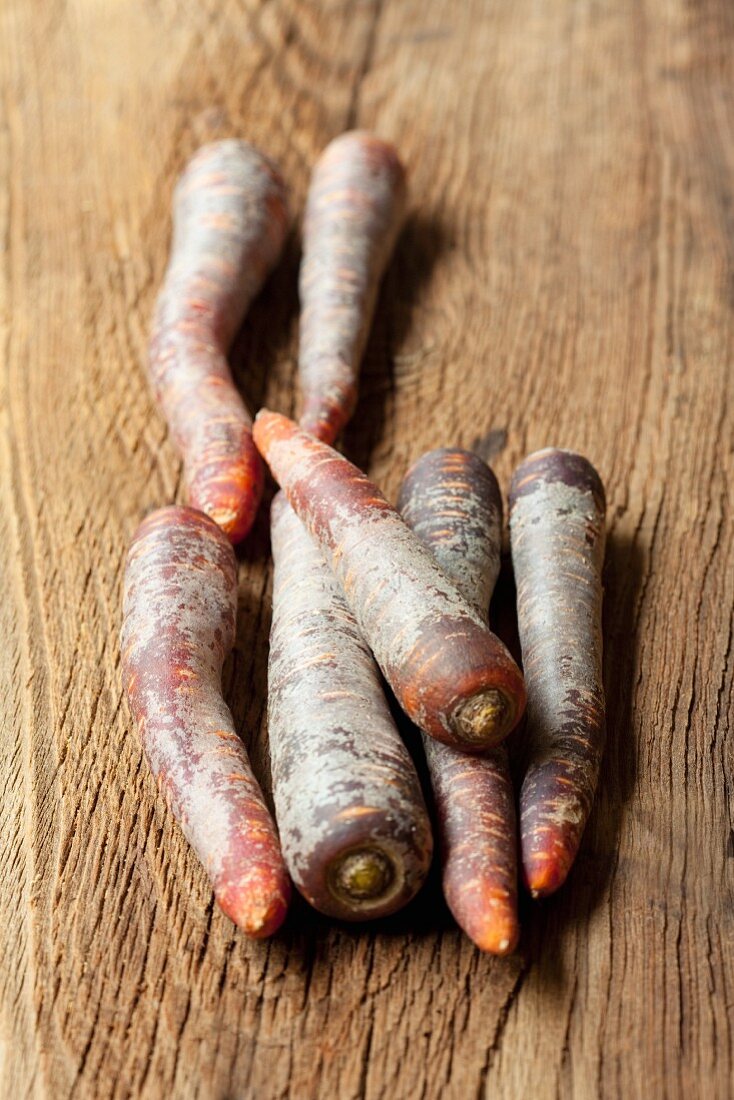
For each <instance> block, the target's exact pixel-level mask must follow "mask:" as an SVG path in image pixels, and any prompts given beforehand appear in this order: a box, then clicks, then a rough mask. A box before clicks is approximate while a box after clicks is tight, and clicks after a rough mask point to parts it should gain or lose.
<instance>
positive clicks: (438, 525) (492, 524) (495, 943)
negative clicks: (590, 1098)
mask: <svg viewBox="0 0 734 1100" xmlns="http://www.w3.org/2000/svg"><path fill="white" fill-rule="evenodd" d="M398 508H399V510H400V511H401V512H402V514H403V517H404V519H405V521H406V522H407V524H408V525H409V526H410V527H411V528H412V529H413V530H414V531H415V533H416V534H417V535H418V537H419V538H420V540H421V542H423V543H424V544H425V546H427V547H428V549H429V550H430V551H431V553H432V554H433V556H434V558H435V559H436V561H437V562H438V564H439V565H440V566H441V568H442V569H443V570H444V572H445V573H446V574H447V575H448V576H449V577H451V579H452V580H453V581H454V582H455V583H456V585H457V586H458V588H459V589H460V590H461V593H462V595H463V596H464V597H465V598H466V599H467V600H468V601H469V603H470V604H471V605H472V606H473V607H474V608H475V609H476V611H477V613H478V614H479V615H481V616H482V618H486V617H487V614H488V610H489V601H490V598H491V596H492V590H493V589H494V585H495V582H496V580H497V575H498V573H499V567H500V542H501V530H502V498H501V496H500V491H499V486H498V485H497V479H496V478H495V476H494V474H493V473H492V471H491V470H490V469H489V467H488V466H487V465H486V463H484V462H482V460H481V459H480V458H478V457H477V456H476V455H474V454H471V453H470V452H468V451H462V450H457V449H453V448H447V449H442V450H437V451H431V452H429V453H428V454H426V455H423V457H422V458H420V459H419V460H418V461H417V462H416V463H415V465H414V466H412V467H411V469H410V470H409V471H408V473H407V474H406V476H405V480H404V481H403V485H402V488H401V490H400V499H399V501H398ZM423 745H424V748H425V751H426V759H427V761H428V770H429V773H430V777H431V786H432V787H433V793H434V797H435V800H436V810H437V814H438V827H439V838H440V844H441V857H442V879H443V891H444V895H445V897H446V901H447V903H448V906H449V908H450V910H451V912H452V913H453V915H454V917H455V918H456V922H457V924H458V925H459V926H460V927H461V928H462V929H463V930H464V931H465V932H466V934H467V935H468V936H469V937H470V938H471V939H472V940H473V941H474V943H475V944H476V945H477V946H478V947H480V948H481V949H482V950H483V951H490V952H492V953H493V954H496V955H506V954H509V952H511V951H513V950H514V948H515V947H516V945H517V940H518V936H519V931H520V929H519V924H518V918H517V835H516V820H515V798H514V794H513V790H512V780H511V778H510V769H509V763H508V759H507V750H506V749H505V746H504V745H497V746H496V747H495V748H493V749H489V750H488V752H487V753H486V755H484V756H468V755H467V754H466V753H462V752H458V751H457V750H456V749H453V748H451V747H450V746H449V745H442V744H441V743H440V742H439V741H435V740H434V739H433V738H431V737H425V736H424V737H423Z"/></svg>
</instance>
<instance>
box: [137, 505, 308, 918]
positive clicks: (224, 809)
mask: <svg viewBox="0 0 734 1100" xmlns="http://www.w3.org/2000/svg"><path fill="white" fill-rule="evenodd" d="M236 605H237V569H236V562H235V557H234V552H233V550H232V547H231V545H230V544H229V542H228V541H227V539H226V536H225V535H224V534H223V532H222V531H220V530H219V528H218V527H217V526H216V525H215V523H214V522H213V521H212V520H211V519H209V518H208V517H207V516H205V515H204V514H203V513H201V512H197V511H194V510H193V509H191V508H177V507H170V508H163V509H160V510H159V511H158V512H156V513H153V514H152V515H151V516H148V517H147V519H145V520H144V521H143V523H142V524H141V525H140V527H139V528H138V530H137V532H136V534H135V537H134V539H133V542H132V544H131V547H130V551H129V553H128V560H127V566H126V570H125V595H124V610H123V629H122V638H121V656H122V678H123V683H124V686H125V689H126V692H127V697H128V701H129V705H130V710H131V712H132V715H133V718H134V719H135V721H136V724H137V727H138V731H139V734H140V738H141V741H142V745H143V748H144V751H145V755H146V757H147V759H148V763H149V765H150V769H151V772H152V774H153V776H154V778H155V781H156V785H157V787H158V789H159V791H160V792H161V794H162V795H163V796H164V798H165V799H166V802H167V803H168V804H169V805H170V807H171V810H172V812H173V814H174V816H175V817H176V819H177V821H178V822H179V824H180V825H181V828H182V830H183V832H184V835H185V836H186V838H187V840H188V841H189V843H190V844H191V846H192V848H193V849H194V851H195V852H196V854H197V855H198V857H199V859H200V860H201V862H202V864H203V865H204V867H205V869H206V871H207V873H208V875H209V877H210V879H211V881H212V885H213V887H214V893H215V896H216V899H217V901H218V903H219V905H220V906H221V908H222V909H223V910H224V912H225V913H226V914H227V915H228V916H229V917H230V918H231V919H232V920H233V921H235V923H236V924H238V925H239V926H240V927H241V928H242V929H243V931H245V932H246V933H247V934H248V935H250V936H253V937H256V938H260V937H262V936H267V935H270V934H271V933H272V932H274V931H275V929H276V928H277V927H278V925H279V924H280V923H281V922H282V920H283V918H284V916H285V912H286V909H287V907H288V900H289V897H290V883H289V880H288V876H287V873H286V871H285V866H284V863H283V858H282V855H281V852H280V845H279V842H278V836H277V832H276V829H275V824H274V822H273V820H272V818H271V816H270V813H269V811H268V809H267V806H266V805H265V802H264V799H263V796H262V793H261V791H260V789H259V787H258V785H257V782H256V780H255V777H254V775H253V773H252V770H251V768H250V763H249V760H248V757H247V753H246V752H245V748H244V745H243V744H242V742H241V741H240V739H239V738H238V737H237V735H236V733H235V730H234V726H233V723H232V716H231V714H230V712H229V710H228V708H227V706H226V705H225V703H224V700H223V699H222V694H221V673H222V664H223V662H224V659H225V657H226V656H227V654H228V653H229V652H230V650H231V649H232V645H233V643H234V631H235V612H236Z"/></svg>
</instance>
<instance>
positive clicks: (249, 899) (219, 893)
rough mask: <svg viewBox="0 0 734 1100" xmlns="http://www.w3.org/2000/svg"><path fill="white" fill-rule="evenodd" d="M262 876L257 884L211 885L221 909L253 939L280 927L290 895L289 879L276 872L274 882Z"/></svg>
mask: <svg viewBox="0 0 734 1100" xmlns="http://www.w3.org/2000/svg"><path fill="white" fill-rule="evenodd" d="M269 877H270V876H268V875H265V876H263V879H264V881H263V882H262V883H260V884H257V883H253V882H252V881H251V880H250V881H247V882H244V883H243V882H238V883H229V884H227V885H225V886H222V887H218V888H216V887H215V890H214V896H215V897H216V899H217V903H218V905H219V907H220V909H221V910H222V912H223V913H224V914H225V915H226V916H228V917H229V919H230V920H231V921H233V922H234V923H235V924H236V925H237V927H238V928H241V929H242V931H243V932H244V933H245V935H247V936H250V937H251V939H253V940H262V939H265V938H266V937H267V936H272V935H273V933H274V932H277V930H278V929H279V928H280V926H281V924H282V923H283V921H284V920H285V916H286V913H287V912H288V905H289V903H290V897H291V886H290V881H289V880H288V879H287V878H285V877H284V876H283V875H279V874H277V875H276V877H275V879H274V881H272V882H269V881H268V879H269Z"/></svg>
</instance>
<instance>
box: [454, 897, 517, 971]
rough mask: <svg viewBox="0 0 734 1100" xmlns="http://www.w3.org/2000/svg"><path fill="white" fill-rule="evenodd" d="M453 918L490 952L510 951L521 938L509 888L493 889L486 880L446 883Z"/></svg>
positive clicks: (505, 953)
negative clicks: (451, 884) (452, 886)
mask: <svg viewBox="0 0 734 1100" xmlns="http://www.w3.org/2000/svg"><path fill="white" fill-rule="evenodd" d="M444 889H445V893H446V900H447V902H448V904H449V908H450V909H451V912H452V913H453V915H454V919H455V920H456V923H457V924H458V925H459V927H460V928H461V929H462V931H463V932H465V933H466V935H467V936H468V937H469V939H470V940H471V941H472V942H473V943H474V944H475V945H476V946H477V947H478V948H479V950H480V951H486V952H487V954H488V955H511V954H512V952H513V951H514V950H515V948H516V947H517V943H518V940H519V938H520V925H519V923H518V920H517V910H516V908H515V905H514V904H513V899H511V898H510V897H508V895H507V893H506V891H503V890H499V889H491V888H489V887H488V884H487V882H486V880H482V879H478V880H476V881H475V882H468V883H462V884H457V885H455V886H454V888H453V889H452V888H451V886H450V885H448V884H446V883H445V884H444Z"/></svg>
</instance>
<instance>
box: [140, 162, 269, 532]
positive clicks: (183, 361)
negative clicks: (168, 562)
mask: <svg viewBox="0 0 734 1100" xmlns="http://www.w3.org/2000/svg"><path fill="white" fill-rule="evenodd" d="M287 228H288V212H287V207H286V191H285V185H284V183H283V181H282V179H281V178H280V176H279V175H278V173H277V171H276V170H275V168H274V167H273V166H272V165H271V164H270V162H269V161H268V160H266V159H265V157H263V156H262V154H261V153H259V152H258V151H257V150H256V149H254V148H253V147H252V146H250V145H247V144H246V143H245V142H243V141H219V142H215V143H214V144H212V145H205V146H204V147H203V148H202V149H200V150H199V151H198V152H197V153H196V154H195V156H194V157H193V159H192V160H191V161H190V162H189V164H188V166H187V168H186V170H185V171H184V173H183V175H182V176H181V179H180V180H179V182H178V186H177V187H176V193H175V199H174V234H173V246H172V250H171V258H170V262H169V265H168V271H167V272H166V277H165V281H164V284H163V288H162V290H161V292H160V295H159V297H158V302H157V305H156V310H155V316H154V320H153V330H152V336H151V341H150V376H151V381H152V384H153V389H154V392H155V396H156V399H157V400H158V402H159V404H160V405H161V408H162V410H163V413H164V415H165V417H166V419H167V421H168V423H169V425H170V427H171V431H172V433H173V437H174V440H175V442H176V445H177V446H178V448H179V450H180V451H181V453H182V455H183V458H184V473H185V478H186V484H187V491H188V500H189V502H190V503H191V504H192V505H193V506H195V507H196V508H200V509H201V510H202V511H203V512H206V513H207V515H210V516H211V517H212V519H214V520H216V522H217V523H218V524H219V526H220V527H221V528H222V530H223V531H225V532H226V534H227V535H228V536H229V538H230V539H231V540H232V542H239V541H240V539H242V538H244V536H245V535H246V534H247V532H248V530H249V529H250V526H251V525H252V521H253V519H254V516H255V512H256V511H257V506H258V503H259V500H260V495H261V492H262V466H261V463H260V459H259V457H258V454H257V452H256V450H255V448H254V446H253V444H252V420H251V418H250V414H249V412H248V411H247V409H246V407H245V404H244V402H243V400H242V398H241V397H240V394H239V393H238V391H237V389H236V387H235V385H234V382H233V380H232V375H231V373H230V370H229V366H228V363H227V352H228V349H229V346H230V344H231V342H232V339H233V338H234V335H235V333H236V331H237V329H238V327H239V325H240V324H241V322H242V319H243V317H244V315H245V313H246V312H247V310H248V308H249V306H250V303H251V302H252V300H253V298H254V297H255V296H256V295H257V293H258V292H259V290H260V288H261V287H262V285H263V283H264V281H265V279H266V277H267V275H268V273H269V272H270V270H271V268H272V267H273V265H274V264H275V262H276V260H277V259H278V256H279V255H280V252H281V249H282V247H283V242H284V240H285V236H286V231H287Z"/></svg>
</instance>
